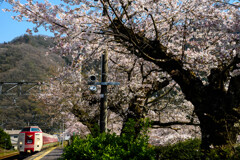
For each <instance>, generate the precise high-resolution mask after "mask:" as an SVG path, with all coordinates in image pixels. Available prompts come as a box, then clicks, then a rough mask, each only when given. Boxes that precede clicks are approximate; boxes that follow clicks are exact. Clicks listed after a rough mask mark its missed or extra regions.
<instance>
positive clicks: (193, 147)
mask: <svg viewBox="0 0 240 160" xmlns="http://www.w3.org/2000/svg"><path fill="white" fill-rule="evenodd" d="M200 143H201V141H200V140H199V139H193V140H192V139H190V140H186V141H184V142H179V143H177V144H173V145H168V146H164V147H158V148H156V152H157V154H158V157H159V159H161V160H172V159H174V160H181V159H182V160H185V159H189V160H190V159H200V156H201V153H200Z"/></svg>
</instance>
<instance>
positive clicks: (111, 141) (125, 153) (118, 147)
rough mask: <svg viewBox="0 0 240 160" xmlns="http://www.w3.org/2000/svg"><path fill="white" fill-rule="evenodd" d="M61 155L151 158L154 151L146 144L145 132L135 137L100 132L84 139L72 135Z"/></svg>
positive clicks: (86, 159)
mask: <svg viewBox="0 0 240 160" xmlns="http://www.w3.org/2000/svg"><path fill="white" fill-rule="evenodd" d="M129 123H134V122H133V121H130V122H129ZM129 126H132V125H131V124H130V125H129ZM129 131H131V130H130V129H129ZM129 133H131V132H129ZM63 157H64V159H67V160H75V159H84V160H97V159H99V160H105V159H108V160H110V159H114V160H122V159H128V160H141V159H142V160H151V159H152V160H153V159H155V152H154V150H153V148H151V147H149V146H148V137H147V136H146V135H145V132H143V134H141V135H139V136H138V137H137V138H134V135H131V134H122V135H121V136H117V135H116V134H115V133H114V134H110V133H101V134H99V135H98V136H97V137H95V138H94V137H93V136H92V135H89V136H87V138H86V139H81V138H78V137H74V139H73V143H72V144H71V145H70V146H68V147H66V148H65V150H64V154H63Z"/></svg>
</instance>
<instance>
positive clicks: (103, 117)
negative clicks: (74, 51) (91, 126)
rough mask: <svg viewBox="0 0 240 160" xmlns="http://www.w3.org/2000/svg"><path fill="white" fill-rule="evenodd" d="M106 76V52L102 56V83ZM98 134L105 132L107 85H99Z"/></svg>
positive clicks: (105, 80)
mask: <svg viewBox="0 0 240 160" xmlns="http://www.w3.org/2000/svg"><path fill="white" fill-rule="evenodd" d="M107 76H108V52H107V50H105V52H104V53H103V54H102V79H101V80H102V82H107ZM100 102H101V104H100V132H101V133H103V132H107V114H108V111H107V85H101V100H100Z"/></svg>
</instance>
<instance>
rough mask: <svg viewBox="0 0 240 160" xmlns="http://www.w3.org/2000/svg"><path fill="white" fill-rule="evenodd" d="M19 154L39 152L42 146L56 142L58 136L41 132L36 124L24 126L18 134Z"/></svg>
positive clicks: (55, 143)
mask: <svg viewBox="0 0 240 160" xmlns="http://www.w3.org/2000/svg"><path fill="white" fill-rule="evenodd" d="M17 144H18V151H19V152H20V154H25V153H33V152H39V151H41V150H42V149H43V148H47V147H49V146H53V145H57V144H58V137H57V136H56V135H50V134H47V133H44V132H42V130H41V129H40V128H39V127H38V126H27V127H24V128H23V129H22V130H21V132H20V133H19V136H18V143H17Z"/></svg>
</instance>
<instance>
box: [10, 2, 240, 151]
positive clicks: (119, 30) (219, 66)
mask: <svg viewBox="0 0 240 160" xmlns="http://www.w3.org/2000/svg"><path fill="white" fill-rule="evenodd" d="M6 1H7V2H9V3H10V4H12V6H13V8H12V9H11V11H13V12H18V13H20V14H19V15H18V16H15V17H14V18H15V19H16V20H18V21H22V20H27V21H29V22H32V23H34V24H36V27H35V28H34V29H33V31H34V32H37V31H38V27H40V26H43V27H45V29H46V30H50V31H51V32H54V34H55V39H56V42H57V44H58V45H57V46H56V47H55V48H54V49H55V51H59V52H61V53H62V54H63V55H67V54H70V55H72V56H73V58H75V57H77V55H78V53H79V52H82V51H83V50H85V51H86V53H85V54H86V57H88V58H93V57H96V56H99V55H100V54H101V53H102V52H103V51H104V50H106V49H107V50H108V51H109V56H110V59H112V63H116V66H118V65H119V66H124V68H123V69H127V71H128V73H129V75H131V74H132V73H133V72H131V70H134V69H137V68H138V70H139V71H140V72H138V73H139V74H136V75H134V76H133V78H135V81H132V83H131V82H129V84H128V85H129V86H130V87H131V88H135V89H137V88H139V87H141V86H142V83H138V82H139V81H141V80H142V82H145V83H148V82H147V81H149V80H150V81H154V82H156V83H158V82H162V81H161V80H158V79H159V78H161V76H163V75H165V77H166V79H170V80H172V81H174V83H176V84H177V85H178V86H179V87H180V88H181V91H182V93H183V94H184V96H185V100H187V101H189V102H191V103H192V104H193V106H194V113H195V114H196V115H197V117H198V119H199V121H200V128H201V133H202V145H201V147H202V148H203V149H209V147H210V146H211V145H213V146H219V145H228V144H234V143H235V142H236V136H237V134H238V129H239V118H240V115H239V109H240V108H239V106H240V90H239V88H240V83H239V81H240V72H239V71H240V70H239V66H240V64H239V63H240V57H239V33H240V32H239V29H240V28H239V27H240V26H239V20H240V19H239V16H240V15H239V7H240V4H239V1H234V2H231V3H230V2H229V1H228V0H192V1H188V0H139V1H132V0H98V1H95V0H94V1H93V0H63V1H64V3H63V4H61V5H53V4H51V3H49V2H48V1H45V2H44V3H40V2H34V1H32V0H28V3H26V4H21V3H20V2H19V1H14V0H6ZM28 32H29V33H31V32H32V30H30V29H28ZM136 61H138V62H140V63H135V62H136ZM141 62H142V64H145V67H142V68H147V67H150V68H151V67H153V68H155V70H156V71H155V72H151V74H152V75H153V74H155V76H153V77H152V79H144V78H143V79H139V77H138V76H139V75H140V74H141V75H145V76H146V75H148V74H149V73H148V71H149V70H146V69H141ZM118 78H121V77H120V76H118ZM156 89H158V88H156ZM125 93H126V92H125ZM129 94H130V95H131V92H130V93H129ZM150 95H151V94H150ZM123 96H126V98H127V99H128V98H129V97H128V96H127V95H123ZM150 97H151V98H154V97H153V96H150ZM137 98H138V97H137ZM128 100H130V99H128ZM151 100H152V99H150V98H148V100H147V101H146V103H148V102H150V101H151ZM115 103H117V102H115ZM133 108H135V107H133Z"/></svg>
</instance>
